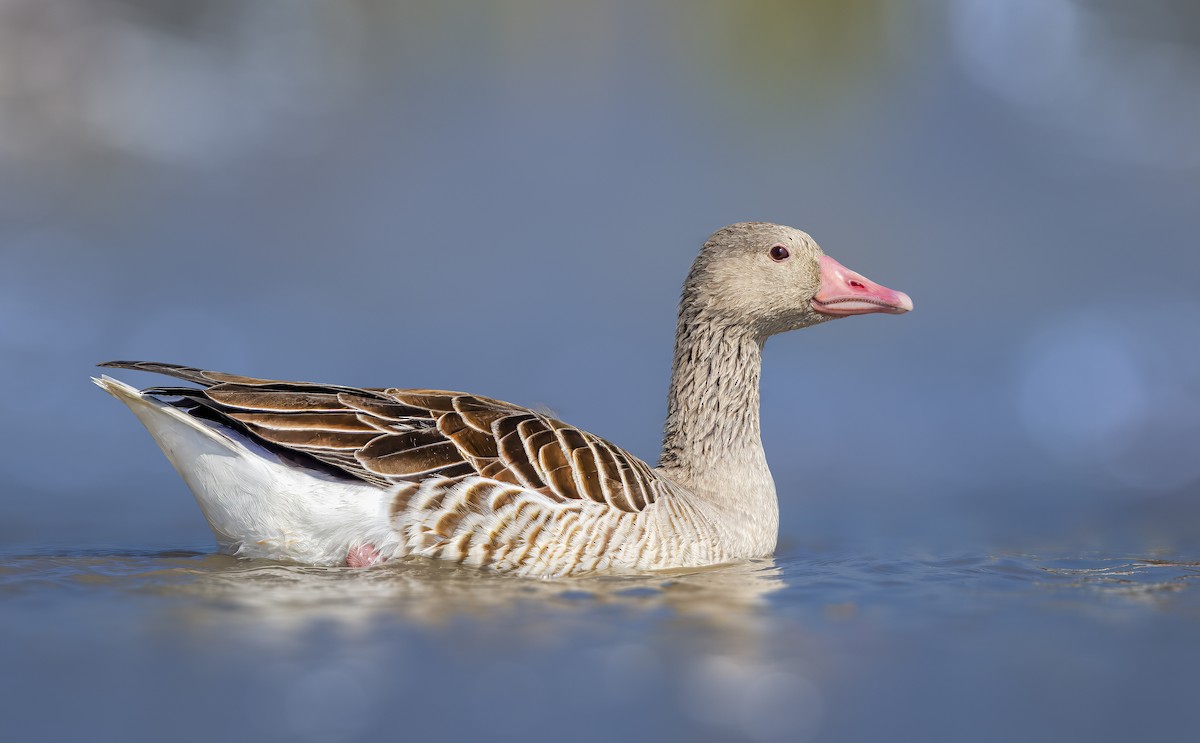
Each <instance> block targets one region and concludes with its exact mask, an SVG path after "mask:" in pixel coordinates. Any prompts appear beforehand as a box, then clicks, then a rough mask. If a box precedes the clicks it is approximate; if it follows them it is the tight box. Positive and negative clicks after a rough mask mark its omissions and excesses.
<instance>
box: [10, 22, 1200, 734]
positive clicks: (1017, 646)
mask: <svg viewBox="0 0 1200 743" xmlns="http://www.w3.org/2000/svg"><path fill="white" fill-rule="evenodd" d="M743 220H768V221H775V222H782V223H785V224H790V225H794V226H796V227H799V228H801V229H804V230H806V231H808V232H810V233H811V234H812V235H813V236H814V237H815V238H816V239H817V241H818V242H819V243H820V244H821V245H822V246H823V247H824V249H825V250H826V251H827V252H828V253H829V254H830V255H832V256H834V257H836V258H837V259H838V260H839V261H841V262H842V263H844V264H845V265H847V266H849V267H851V268H853V269H855V270H858V271H860V272H862V273H863V274H865V275H866V276H868V277H869V278H871V279H873V280H875V281H878V282H880V283H882V284H884V285H886V286H889V287H892V288H894V289H897V290H902V291H906V292H908V293H909V294H910V295H911V296H912V297H913V299H914V301H915V304H916V311H915V312H913V313H911V314H909V315H906V316H904V317H900V318H895V317H882V316H875V317H866V318H854V319H850V320H845V321H842V322H837V323H828V324H825V325H822V326H820V327H817V328H813V329H810V330H805V331H801V332H798V333H794V334H791V335H785V336H782V337H778V338H775V339H773V340H772V341H771V342H770V343H769V344H768V346H767V353H766V359H765V368H764V373H763V425H764V439H765V445H766V448H767V455H768V459H769V460H770V462H771V465H772V469H773V471H774V473H775V477H776V480H777V484H778V489H779V494H780V500H781V504H780V505H781V511H782V526H781V542H780V552H779V555H778V556H777V557H776V558H775V560H774V562H767V563H765V564H751V565H749V566H743V567H742V568H738V569H736V570H733V571H732V572H729V571H712V572H707V573H702V574H698V575H696V576H691V577H684V578H679V579H678V580H675V579H646V580H645V581H643V582H634V583H632V584H631V583H623V582H621V581H615V582H605V581H604V580H602V579H596V580H594V581H592V582H580V583H571V582H566V583H563V584H544V583H543V584H535V585H530V584H527V583H521V582H515V581H505V580H501V579H488V578H487V577H481V576H482V574H479V573H477V572H469V573H468V572H462V573H460V572H455V571H453V570H452V569H444V566H442V567H439V566H436V565H423V566H408V565H405V566H401V567H399V568H397V569H395V570H388V569H384V570H380V571H366V572H363V573H361V574H360V573H354V572H353V571H345V570H342V571H337V570H330V571H323V572H322V571H306V570H304V569H301V568H297V567H292V566H280V565H266V566H262V565H256V564H250V565H247V564H244V563H239V562H236V561H234V560H232V559H229V558H222V557H218V556H213V555H211V554H209V553H211V551H212V549H213V547H212V538H211V535H210V534H209V531H208V528H207V526H206V525H205V522H204V519H203V518H202V516H201V514H200V512H199V509H198V508H197V507H196V505H195V503H194V501H193V500H192V498H191V497H190V495H189V494H188V492H187V490H186V488H185V486H184V485H183V483H182V482H181V481H180V480H179V478H178V477H177V476H176V475H175V473H174V472H173V471H172V470H171V468H170V465H169V464H168V463H167V461H166V459H165V458H164V457H163V456H162V455H161V454H160V453H159V452H158V450H157V448H156V447H155V446H154V444H153V443H152V442H151V440H150V438H149V436H148V435H147V434H146V433H145V431H144V430H142V428H141V427H140V425H139V424H138V423H137V421H136V420H135V419H134V417H133V416H132V415H130V413H129V412H128V411H127V410H125V409H124V407H122V406H121V405H120V404H119V403H117V402H115V401H114V400H112V399H111V398H109V397H108V396H107V395H105V394H103V393H102V392H100V391H99V390H97V389H96V388H95V387H93V386H92V384H91V383H90V382H89V381H88V377H89V375H91V374H95V373H96V372H97V370H96V369H94V367H93V364H95V363H97V362H101V361H105V360H109V359H124V358H133V359H149V360H156V361H167V362H176V363H185V364H192V365H197V366H202V367H206V368H210V369H217V370H224V371H230V372H237V373H242V374H249V375H255V376H264V377H273V378H282V379H302V380H314V381H326V382H335V383H343V384H355V385H363V386H401V387H441V388H449V389H465V390H469V391H473V392H478V393H481V394H485V395H488V396H492V397H498V398H501V399H506V400H511V401H513V402H517V403H522V404H526V405H531V406H545V407H548V408H551V409H553V410H554V411H555V412H556V413H557V414H558V415H559V416H560V417H562V418H564V419H565V420H567V421H570V422H572V423H574V424H577V425H580V426H582V427H584V428H586V429H589V430H591V431H594V432H596V433H598V434H600V435H603V436H605V437H607V438H609V439H611V440H613V441H615V442H617V443H619V444H621V445H623V446H625V447H626V448H628V449H630V450H631V451H633V452H634V453H636V454H638V455H639V456H641V457H643V458H645V459H647V460H650V461H654V460H655V459H656V457H657V453H658V445H659V440H660V435H661V425H662V419H663V415H664V413H665V407H666V399H665V398H666V389H667V382H668V379H669V374H670V368H669V367H670V361H671V353H672V340H673V333H674V327H675V308H676V301H677V298H678V293H679V288H680V285H681V283H682V281H683V278H684V275H685V274H686V272H687V270H688V267H689V265H690V263H691V261H692V258H693V256H694V255H695V253H696V251H697V249H698V248H699V246H700V245H701V243H702V242H703V241H704V239H705V238H706V237H707V235H708V234H710V233H711V232H712V231H713V230H715V229H716V228H718V227H720V226H722V225H724V224H727V223H730V222H735V221H743ZM1197 235H1200V4H1197V3H1195V2H1191V1H1189V0H1150V1H1145V0H1144V1H1142V2H1136V3H1134V2H1117V1H1115V0H1005V1H1004V2H999V1H998V0H953V1H951V0H910V1H909V2H904V3H899V2H888V1H887V0H842V1H841V2H826V1H824V0H753V1H750V2H737V3H734V2H696V1H684V0H678V1H676V2H641V3H638V2H617V1H611V2H610V1H607V0H604V1H600V2H589V3H577V4H563V3H553V2H549V0H521V1H506V2H491V3H474V2H458V1H456V0H450V1H446V0H439V1H436V2H435V1H433V0H430V1H428V2H382V1H379V0H340V1H339V2H320V1H319V0H256V1H255V2H244V1H243V0H190V1H189V2H166V1H165V0H164V1H152V0H0V421H2V422H3V426H0V549H2V550H3V555H2V556H3V558H4V559H3V560H0V598H2V599H3V600H2V601H0V608H2V609H3V610H2V611H0V636H2V637H4V638H5V642H3V643H0V668H4V669H5V670H7V671H8V673H7V674H5V673H0V706H3V705H9V706H8V707H6V708H5V712H4V714H2V715H0V726H4V725H7V726H8V727H10V728H13V731H12V732H10V733H9V734H8V737H10V738H11V739H13V740H19V739H33V738H37V739H63V740H67V739H79V738H83V737H86V738H89V739H95V740H102V739H113V740H129V739H145V740H164V739H171V740H177V741H182V740H191V739H197V740H211V739H213V738H214V737H218V736H219V737H221V738H223V739H236V738H237V737H238V735H239V734H244V735H247V736H251V735H252V736H254V737H255V739H281V740H321V741H331V740H358V739H365V740H379V739H381V738H382V737H383V736H385V735H386V736H388V737H389V738H392V737H396V736H397V735H402V734H403V732H405V731H406V732H407V733H410V734H411V737H412V739H423V738H427V739H434V738H436V739H456V738H457V739H470V738H474V737H476V736H478V735H480V734H483V735H487V736H489V739H492V738H493V737H495V735H496V734H497V733H498V732H504V731H507V732H514V731H515V733H517V734H521V735H523V736H524V737H525V738H533V739H539V738H542V739H556V738H558V737H560V735H559V733H561V731H562V730H563V729H570V730H573V732H574V733H577V735H575V736H573V737H575V738H576V739H580V740H597V741H600V740H606V741H607V740H612V739H614V738H620V737H626V736H629V735H640V736H643V737H644V736H646V735H653V736H655V737H656V738H658V739H662V740H671V739H686V740H750V741H775V740H788V741H797V740H805V739H809V740H816V739H822V740H837V741H848V740H872V741H877V740H888V739H894V738H895V737H896V731H898V730H904V731H906V732H907V733H911V736H910V737H911V738H912V739H914V740H916V739H921V740H956V741H960V740H973V741H984V740H1005V741H1010V740H1024V741H1034V740H1048V741H1049V740H1053V741H1061V740H1122V741H1124V740H1195V739H1197V736H1196V735H1195V731H1196V730H1198V729H1200V719H1198V718H1197V717H1196V715H1197V714H1198V713H1197V710H1196V706H1195V704H1194V703H1193V702H1194V683H1193V682H1194V677H1195V668H1196V667H1197V664H1200V657H1198V655H1200V646H1197V644H1196V642H1195V627H1196V619H1197V618H1200V607H1198V604H1197V602H1196V598H1195V591H1191V592H1188V591H1185V590H1182V589H1184V587H1185V586H1194V583H1195V581H1194V580H1192V581H1191V583H1185V582H1184V581H1185V580H1187V579H1189V578H1190V579H1194V578H1196V577H1197V576H1198V575H1200V573H1198V572H1197V568H1196V566H1195V562H1194V561H1195V559H1196V553H1197V544H1198V536H1200V535H1198V533H1197V532H1198V530H1200V498H1198V497H1197V496H1198V494H1200V493H1198V490H1200V451H1198V449H1200V288H1198V285H1197V278H1198V277H1200V245H1198V244H1197ZM117 376H120V377H121V378H123V379H125V380H127V381H130V382H132V383H135V384H139V385H143V386H144V385H149V384H156V383H158V382H159V381H161V380H156V379H155V378H152V377H148V376H145V375H141V374H138V373H133V372H118V373H117ZM165 549H166V550H185V551H183V552H167V553H163V552H161V550H165ZM188 550H190V551H188ZM1037 554H1040V555H1043V557H1036V556H1031V555H1037ZM1045 555H1052V556H1057V557H1045ZM1097 555H1098V556H1097ZM1159 557H1164V558H1165V557H1170V558H1172V559H1173V560H1174V562H1172V563H1170V565H1168V564H1167V563H1166V562H1163V561H1160V560H1159V559H1158V558H1159ZM1131 560H1132V562H1131ZM447 571H448V572H447ZM493 578H494V577H493ZM631 585H632V586H633V588H629V586H631ZM463 683H467V687H464V688H466V689H467V690H466V692H464V694H462V695H457V694H453V693H446V690H447V689H451V688H458V687H459V686H461V685H462V684H463ZM456 685H457V686H456ZM497 690H500V691H499V692H498V691H497ZM508 690H517V691H522V692H523V693H522V694H516V695H510V696H506V695H505V692H507V691H508ZM406 709H407V710H418V711H421V712H422V713H423V714H420V715H404V710H406ZM562 726H570V727H568V728H563V727H562ZM48 728H52V730H51V731H50V732H48ZM1188 729H1191V730H1192V731H1193V733H1192V734H1188V733H1186V730H1188ZM0 737H4V736H0Z"/></svg>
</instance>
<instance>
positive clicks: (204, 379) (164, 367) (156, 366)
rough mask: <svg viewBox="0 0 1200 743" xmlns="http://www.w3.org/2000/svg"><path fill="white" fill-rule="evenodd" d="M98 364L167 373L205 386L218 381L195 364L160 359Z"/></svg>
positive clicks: (112, 367) (111, 367)
mask: <svg viewBox="0 0 1200 743" xmlns="http://www.w3.org/2000/svg"><path fill="white" fill-rule="evenodd" d="M96 366H99V367H104V368H106V369H132V370H134V371H143V372H150V373H152V374H165V375H166V376H168V377H175V378H176V379H182V380H185V381H188V382H194V383H195V384H198V385H201V386H204V387H211V386H212V385H214V384H217V382H218V381H217V380H214V379H213V378H211V377H210V376H209V375H210V374H212V373H213V372H206V371H204V370H203V369H197V368H196V367H194V366H183V365H182V364H164V363H162V362H158V361H105V362H104V363H102V364H96Z"/></svg>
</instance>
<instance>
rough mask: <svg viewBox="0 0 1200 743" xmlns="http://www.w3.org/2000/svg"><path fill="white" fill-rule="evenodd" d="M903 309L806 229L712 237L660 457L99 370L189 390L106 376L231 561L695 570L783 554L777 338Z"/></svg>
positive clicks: (438, 414) (562, 429)
mask: <svg viewBox="0 0 1200 743" xmlns="http://www.w3.org/2000/svg"><path fill="white" fill-rule="evenodd" d="M911 309H912V301H911V300H910V299H909V298H908V296H907V295H905V294H903V293H900V292H896V291H892V290H891V289H887V288H885V287H883V286H880V285H878V284H875V283H873V282H871V281H869V280H867V279H866V278H864V277H863V276H861V275H859V274H857V273H855V272H853V271H851V270H849V269H847V268H845V267H843V266H842V265H841V264H839V263H838V262H837V261H835V260H834V259H832V258H830V257H829V256H826V255H824V254H823V253H822V251H821V249H820V248H819V247H818V246H817V244H816V243H815V242H814V241H813V239H812V238H811V237H809V236H808V235H807V234H805V233H804V232H801V231H799V230H796V229H793V228H790V227H783V226H780V225H774V224H767V223H761V222H755V223H742V224H734V225H730V226H728V227H724V228H722V229H720V230H717V232H716V233H714V234H713V235H712V237H711V238H709V240H708V241H707V242H706V243H705V244H704V246H703V247H702V248H701V250H700V254H699V256H698V257H697V258H696V261H695V263H693V265H692V269H691V272H690V273H689V274H688V277H687V280H686V281H685V282H684V285H683V295H682V299H681V301H680V305H679V321H678V324H677V326H676V332H675V358H674V367H673V370H672V373H671V388H670V395H669V397H668V404H667V420H666V424H665V427H664V437H663V445H662V455H661V459H660V461H659V465H658V466H657V467H651V466H650V465H648V464H647V463H645V462H643V461H642V460H640V459H638V458H637V457H635V456H633V455H632V454H630V453H629V452H627V451H625V450H623V449H621V448H620V447H618V446H616V445H614V444H612V443H609V442H608V441H606V440H605V439H602V438H600V437H599V436H595V435H593V434H590V433H588V432H586V431H583V430H580V429H578V428H575V427H574V426H571V425H569V424H567V423H564V422H562V421H560V420H557V419H555V418H554V417H552V416H551V415H548V414H546V413H543V412H539V411H537V410H531V409H529V408H524V407H521V406H519V405H513V404H511V403H507V402H501V401H500V400H494V399H492V398H488V397H482V396H480V395H472V394H468V393H465V392H448V391H444V390H426V389H399V388H360V387H345V386H341V385H332V384H313V383H308V382H281V381H275V380H270V379H255V378H253V377H244V376H238V375H235V374H225V373H221V372H215V371H204V370H201V369H197V368H193V367H188V366H178V365H175V364H160V363H151V362H140V361H112V362H108V363H106V364H101V366H103V367H110V368H119V369H137V370H141V371H150V372H157V373H160V374H165V375H168V376H171V377H175V378H178V379H181V380H184V381H186V382H190V383H192V384H194V385H197V386H166V387H151V388H148V389H144V390H140V391H139V390H137V389H135V388H133V387H131V386H129V385H127V384H124V383H123V382H120V381H117V380H115V379H112V378H111V377H108V376H103V377H101V378H99V379H95V380H94V381H95V382H96V383H97V384H98V385H100V387H102V388H104V389H105V390H107V391H108V392H109V393H111V394H112V395H113V396H114V397H116V398H117V399H119V400H121V401H122V402H124V403H125V404H126V405H128V406H129V408H130V409H131V410H132V411H133V412H134V414H135V415H137V417H138V418H139V419H140V420H141V422H142V423H143V424H144V425H145V426H146V428H147V429H148V430H149V431H150V434H151V435H152V436H153V437H154V440H155V441H156V442H157V443H158V445H159V447H160V448H161V449H162V450H163V453H165V454H166V456H167V458H168V459H169V460H171V463H172V464H173V465H174V466H175V469H176V470H178V472H179V474H180V475H181V476H182V477H183V479H184V481H185V482H186V483H187V484H188V486H189V487H190V488H191V490H192V492H193V493H194V494H195V496H196V500H197V501H198V502H199V504H200V508H201V510H202V511H203V512H204V516H205V518H207V520H208V523H209V526H210V527H211V528H212V530H213V533H214V534H215V535H216V538H217V542H218V545H219V549H220V551H221V552H224V553H227V554H231V555H237V556H240V557H260V558H269V559H276V560H291V561H296V562H301V563H309V564H314V565H349V566H352V567H365V566H369V565H373V564H376V563H379V562H383V561H386V560H390V559H393V558H397V557H401V556H405V555H423V556H427V557H431V558H437V559H442V560H451V561H454V562H459V563H464V564H467V565H478V566H487V567H490V568H492V569H495V570H500V571H506V572H512V573H516V574H520V575H527V576H537V577H551V576H566V575H577V574H582V573H588V572H594V571H637V570H656V569H667V568H691V567H699V566H704V565H714V564H720V563H727V562H733V561H737V560H744V559H748V558H754V557H762V556H767V555H770V554H771V553H772V552H773V551H774V550H775V542H776V538H777V534H778V527H779V505H778V502H777V500H776V495H775V483H774V481H773V480H772V478H771V471H770V470H769V469H768V468H767V460H766V457H765V456H764V454H763V447H762V440H761V438H760V435H759V373H760V370H761V358H762V349H763V344H764V343H765V342H766V340H767V338H769V337H770V336H772V335H775V334H777V333H782V332H784V331H788V330H795V329H798V328H805V327H808V326H810V325H815V324H817V323H820V322H824V321H826V320H831V319H834V318H838V317H846V316H849V315H864V314H869V313H875V312H883V313H889V314H901V313H904V312H907V311H909V310H911Z"/></svg>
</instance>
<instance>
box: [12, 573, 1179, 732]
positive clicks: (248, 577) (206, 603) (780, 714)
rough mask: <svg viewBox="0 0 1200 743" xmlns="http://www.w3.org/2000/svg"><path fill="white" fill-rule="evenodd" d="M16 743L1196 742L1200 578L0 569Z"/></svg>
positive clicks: (1161, 575) (1174, 575)
mask: <svg viewBox="0 0 1200 743" xmlns="http://www.w3.org/2000/svg"><path fill="white" fill-rule="evenodd" d="M0 605H2V606H3V608H4V610H3V612H0V636H3V638H4V642H3V644H2V645H0V667H3V668H5V669H14V668H16V669H21V672H20V673H19V674H12V673H5V674H0V699H2V700H3V703H4V710H5V712H4V714H3V716H2V717H0V737H2V738H3V739H5V740H28V739H34V738H38V739H42V740H82V739H90V740H114V741H115V740H128V739H135V740H174V741H190V740H197V741H199V740H242V739H247V740H248V739H254V740H313V741H356V740H381V739H391V740H470V739H476V738H486V739H489V740H556V739H572V740H582V741H590V740H595V741H604V740H614V739H623V738H628V739H639V740H644V739H660V740H714V741H715V740H746V741H802V740H813V741H824V740H829V741H860V740H861V741H877V740H947V741H950V740H971V741H1012V740H1022V741H1063V740H1090V741H1128V740H1155V741H1169V740H1179V741H1182V740H1190V739H1194V734H1195V732H1196V731H1198V730H1200V709H1198V708H1197V706H1196V705H1195V704H1194V701H1195V692H1196V687H1195V685H1194V683H1190V682H1189V681H1188V679H1194V677H1195V669H1196V668H1197V667H1200V644H1198V643H1197V642H1196V641H1195V632H1196V626H1197V621H1200V564H1198V563H1186V562H1177V561H1174V560H1172V559H1170V557H1169V556H1154V557H1151V556H1149V555H1133V554H1131V555H1100V554H1079V555H1029V554H995V555H962V554H960V555H922V556H913V555H908V556H903V557H901V556H895V555H886V556H885V555H867V554H844V553H828V554H826V553H818V554H808V555H783V556H780V557H777V558H776V559H774V560H762V561H756V562H751V563H748V564H743V565H734V566H728V567H723V568H718V569H712V570H705V571H693V572H686V573H679V574H672V575H656V576H645V577H621V578H615V577H609V578H602V577H597V578H585V579H580V580H564V581H531V580H525V579H516V578H510V577H504V576H497V575H493V574H489V573H484V572H480V571H476V570H473V569H463V568H458V567H453V566H446V565H440V564H437V563H432V562H426V561H424V560H420V559H414V560H411V561H406V562H403V563H401V564H395V565H388V566H384V567H381V568H375V569H369V570H353V569H328V568H324V569H323V568H310V567H300V566H295V565H285V564H279V563H271V562H264V561H238V560H235V559H233V558H228V557H224V556H219V555H213V554H208V553H206V552H203V551H169V552H153V551H145V552H137V551H119V550H94V551H78V552H68V551H57V552H36V553H26V554H12V553H10V554H5V555H4V556H3V558H0Z"/></svg>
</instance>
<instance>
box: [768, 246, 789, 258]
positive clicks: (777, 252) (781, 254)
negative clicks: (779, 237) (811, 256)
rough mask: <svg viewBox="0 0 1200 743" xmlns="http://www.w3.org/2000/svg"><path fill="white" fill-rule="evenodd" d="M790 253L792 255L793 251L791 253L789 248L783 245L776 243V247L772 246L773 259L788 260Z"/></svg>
mask: <svg viewBox="0 0 1200 743" xmlns="http://www.w3.org/2000/svg"><path fill="white" fill-rule="evenodd" d="M789 255H791V253H789V252H788V249H787V248H785V247H783V246H782V245H776V246H775V247H773V248H771V260H773V261H776V262H778V261H786V260H787V259H788V256H789Z"/></svg>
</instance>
